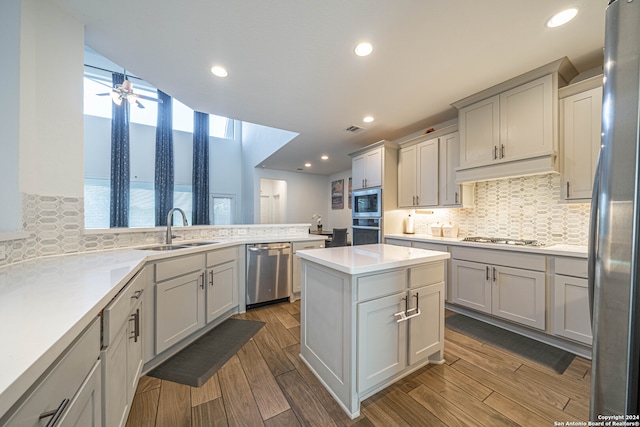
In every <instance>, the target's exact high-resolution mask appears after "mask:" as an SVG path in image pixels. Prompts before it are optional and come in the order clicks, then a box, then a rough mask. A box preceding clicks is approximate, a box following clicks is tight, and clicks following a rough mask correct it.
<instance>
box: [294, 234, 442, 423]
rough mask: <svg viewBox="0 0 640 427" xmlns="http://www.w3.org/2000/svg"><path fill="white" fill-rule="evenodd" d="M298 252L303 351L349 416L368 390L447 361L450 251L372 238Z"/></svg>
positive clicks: (371, 392) (357, 414) (374, 390)
mask: <svg viewBox="0 0 640 427" xmlns="http://www.w3.org/2000/svg"><path fill="white" fill-rule="evenodd" d="M297 255H298V256H299V257H300V258H301V259H302V269H301V276H302V293H301V300H302V301H301V306H300V307H301V318H300V321H301V328H300V330H301V341H300V357H301V358H302V359H303V360H304V362H305V363H306V364H307V366H309V368H310V369H311V370H312V371H313V372H314V374H315V375H316V376H317V377H318V378H319V380H320V381H321V382H322V383H323V385H324V386H325V387H326V388H327V390H328V391H329V392H330V393H331V394H332V396H333V397H334V398H335V399H336V401H337V402H338V403H339V404H340V406H341V407H342V408H343V409H344V411H345V412H346V413H347V414H348V415H349V416H350V417H351V418H352V419H353V418H355V417H357V416H359V414H360V402H361V401H363V400H364V399H366V398H367V397H369V396H371V395H373V394H375V393H376V392H378V391H380V390H382V389H384V388H385V387H387V386H388V385H390V384H392V383H394V382H395V381H397V380H399V379H400V378H402V377H404V376H406V375H408V374H410V373H411V372H413V371H415V370H417V369H419V368H421V367H422V366H424V365H426V364H428V363H443V362H444V359H443V350H444V292H445V289H444V262H445V260H446V259H448V258H449V254H448V253H446V252H437V251H430V250H424V249H417V248H408V247H400V246H393V245H384V244H376V245H362V246H344V247H336V248H327V249H314V250H303V251H298V252H297Z"/></svg>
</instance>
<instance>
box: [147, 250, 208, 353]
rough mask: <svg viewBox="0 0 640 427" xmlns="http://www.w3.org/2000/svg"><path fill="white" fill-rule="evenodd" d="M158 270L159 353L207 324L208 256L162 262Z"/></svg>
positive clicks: (186, 257)
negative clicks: (205, 259)
mask: <svg viewBox="0 0 640 427" xmlns="http://www.w3.org/2000/svg"><path fill="white" fill-rule="evenodd" d="M155 269H156V286H155V291H156V295H155V299H156V313H155V323H156V336H155V341H156V354H160V353H161V352H163V351H164V350H166V349H168V348H169V347H171V346H173V345H174V344H176V343H178V342H179V341H180V340H182V339H184V338H186V337H187V336H189V335H191V334H192V333H194V332H196V331H197V330H198V329H200V328H202V327H203V326H204V325H205V319H206V316H205V297H206V291H205V280H206V279H205V276H206V274H205V271H204V255H203V254H198V255H189V256H184V257H177V258H174V259H171V260H168V261H162V262H158V263H157V264H156V265H155Z"/></svg>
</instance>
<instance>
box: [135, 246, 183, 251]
mask: <svg viewBox="0 0 640 427" xmlns="http://www.w3.org/2000/svg"><path fill="white" fill-rule="evenodd" d="M185 247H186V246H182V245H157V246H147V247H146V248H140V249H142V250H144V251H173V250H175V249H184V248H185Z"/></svg>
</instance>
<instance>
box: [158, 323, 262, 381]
mask: <svg viewBox="0 0 640 427" xmlns="http://www.w3.org/2000/svg"><path fill="white" fill-rule="evenodd" d="M264 325H265V324H264V322H256V321H254V320H243V319H227V320H225V321H224V322H222V323H221V324H219V325H218V326H216V327H215V328H213V329H212V330H211V331H209V332H207V333H206V334H204V335H203V336H201V337H200V338H198V339H197V340H195V341H194V342H193V343H191V344H189V345H188V346H187V347H185V348H184V349H182V350H181V351H180V352H179V353H176V354H175V355H173V356H172V357H171V358H170V359H168V360H166V361H165V362H164V363H162V364H161V365H160V366H158V367H157V368H155V369H153V370H152V371H151V372H149V373H148V374H147V375H149V376H151V377H155V378H160V379H163V380H168V381H173V382H176V383H180V384H186V385H190V386H192V387H200V386H202V385H203V384H204V383H206V382H207V380H208V379H209V378H211V376H212V375H213V374H215V373H216V372H217V371H218V369H220V368H221V367H222V365H224V364H225V362H226V361H227V360H229V359H230V358H231V357H232V356H233V355H234V354H236V353H237V352H238V350H240V348H241V347H242V346H243V345H244V344H245V343H246V342H247V341H249V340H250V339H251V337H253V335H254V334H255V333H256V332H258V331H259V330H260V328H262V327H263V326H264Z"/></svg>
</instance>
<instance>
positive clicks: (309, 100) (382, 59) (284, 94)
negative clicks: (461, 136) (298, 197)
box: [54, 0, 607, 175]
mask: <svg viewBox="0 0 640 427" xmlns="http://www.w3.org/2000/svg"><path fill="white" fill-rule="evenodd" d="M54 1H55V2H56V3H58V4H59V5H60V6H62V7H63V8H64V9H67V10H68V11H69V12H70V13H71V14H72V15H74V16H76V17H77V18H78V19H79V20H81V21H82V22H84V23H85V25H86V31H85V37H86V39H85V41H86V44H87V45H88V46H90V47H91V48H93V49H94V50H96V51H97V52H99V53H101V54H102V55H104V56H105V57H107V58H109V59H111V60H112V61H114V62H115V63H117V64H120V65H121V66H123V67H125V68H126V69H127V70H130V71H131V72H133V73H134V74H136V75H138V76H140V77H142V78H143V79H145V80H146V81H147V82H149V83H150V84H152V85H154V86H155V87H158V88H160V89H162V90H163V91H165V92H167V93H169V94H170V95H172V96H174V97H175V98H177V99H179V100H180V101H182V102H183V103H185V104H187V105H189V106H190V107H192V108H194V109H196V110H199V111H206V112H209V113H212V114H217V115H222V116H227V117H231V118H234V119H239V120H244V121H249V122H253V123H257V124H261V125H266V126H271V127H275V128H280V129H285V130H289V131H293V132H297V133H299V134H300V135H299V136H298V137H296V138H295V139H293V140H292V141H291V142H290V143H289V144H287V145H286V146H285V147H283V148H281V149H280V150H279V151H277V152H276V153H274V154H273V155H272V156H270V157H269V158H267V159H266V160H265V161H264V162H263V164H264V165H265V166H266V167H267V168H272V169H281V170H289V171H296V170H297V169H298V168H304V166H303V164H304V163H305V162H310V163H311V164H312V167H311V168H304V169H305V172H309V173H316V174H323V175H326V174H331V173H335V172H339V171H344V170H347V169H349V168H350V167H351V159H350V158H349V157H348V153H349V152H352V151H354V150H356V149H358V148H360V147H364V146H366V145H368V144H371V143H374V142H376V141H379V140H380V139H396V138H399V137H401V136H404V135H406V134H409V133H412V132H415V131H419V130H422V129H425V128H427V127H429V126H432V125H434V124H437V123H440V122H442V121H444V120H447V119H450V118H453V117H455V115H456V112H455V110H454V109H453V108H452V107H451V106H450V104H451V103H452V102H455V101H457V100H459V99H461V98H464V97H466V96H468V95H471V94H473V93H475V92H478V91H480V90H483V89H486V88H488V87H490V86H493V85H495V84H497V83H500V82H502V81H504V80H507V79H510V78H512V77H515V76H517V75H520V74H522V73H525V72H527V71H529V70H532V69H534V68H537V67H539V66H542V65H544V64H547V63H549V62H551V61H554V60H556V59H558V58H561V57H563V56H567V57H568V58H569V59H570V60H571V62H572V63H573V64H574V65H575V67H576V68H577V69H578V71H580V72H582V71H585V70H587V69H590V68H592V67H594V66H597V65H600V64H601V62H602V47H603V44H604V12H605V8H606V4H607V1H606V0H483V1H478V0H393V1H390V0H322V1H320V0H306V1H305V0H302V1H301V0H277V1H264V0H213V1H211V0H209V1H189V2H184V1H175V0H136V1H130V0H110V1H101V0H54ZM568 6H577V7H578V8H579V9H580V13H579V14H578V16H577V17H576V18H575V19H574V20H573V21H571V22H570V23H569V24H567V25H565V26H564V27H559V28H555V29H551V28H547V27H546V26H545V22H546V20H547V19H548V18H549V17H550V16H551V15H553V14H554V13H555V12H557V11H559V10H561V9H563V8H564V7H568ZM363 40H366V41H370V42H371V43H372V44H373V46H374V51H373V53H372V54H371V55H370V56H369V57H365V58H360V57H357V56H356V55H354V54H353V49H354V47H355V45H356V44H357V43H358V42H360V41H363ZM214 64H221V65H224V66H225V67H226V68H227V69H228V71H229V77H227V78H226V79H220V78H216V77H214V76H213V75H212V74H211V73H210V71H209V70H210V68H211V66H212V65H214ZM369 114H370V115H373V116H374V117H375V119H376V120H375V121H374V122H373V123H369V124H366V123H363V122H362V118H363V117H364V116H365V115H369ZM350 125H356V126H360V127H364V128H365V129H366V130H365V131H361V132H358V133H356V134H352V133H349V132H347V131H346V130H345V129H346V128H347V127H348V126H350ZM323 154H328V155H329V157H330V159H329V160H328V161H322V160H320V156H321V155H323Z"/></svg>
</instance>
